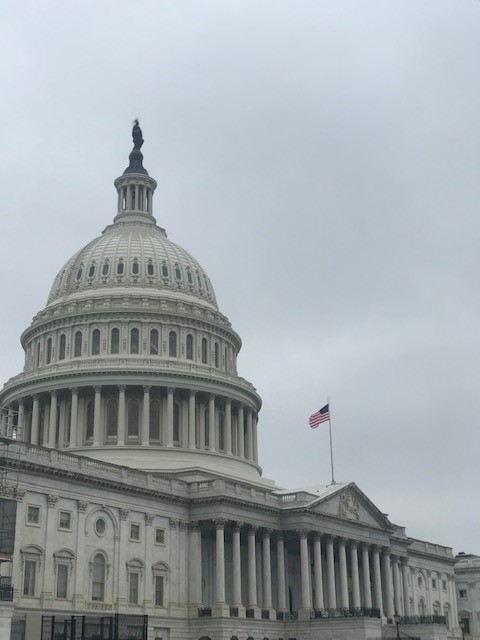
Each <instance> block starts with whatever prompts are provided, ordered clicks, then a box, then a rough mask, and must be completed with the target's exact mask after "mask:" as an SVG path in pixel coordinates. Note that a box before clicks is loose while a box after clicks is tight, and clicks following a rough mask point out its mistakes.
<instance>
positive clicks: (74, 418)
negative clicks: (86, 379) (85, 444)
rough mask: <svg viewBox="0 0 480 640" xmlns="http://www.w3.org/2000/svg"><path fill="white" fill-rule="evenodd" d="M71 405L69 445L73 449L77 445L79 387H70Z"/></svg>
mask: <svg viewBox="0 0 480 640" xmlns="http://www.w3.org/2000/svg"><path fill="white" fill-rule="evenodd" d="M70 393H71V394H72V396H71V400H72V403H71V406H70V443H69V447H70V448H71V449H73V448H74V447H76V446H77V423H78V389H77V387H72V388H71V389H70Z"/></svg>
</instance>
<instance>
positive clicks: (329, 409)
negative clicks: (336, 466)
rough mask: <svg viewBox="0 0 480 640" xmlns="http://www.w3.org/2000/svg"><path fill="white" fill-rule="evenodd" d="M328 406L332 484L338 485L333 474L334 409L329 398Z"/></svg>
mask: <svg viewBox="0 0 480 640" xmlns="http://www.w3.org/2000/svg"><path fill="white" fill-rule="evenodd" d="M327 404H328V430H329V433H330V464H331V467H332V482H331V484H337V483H336V482H335V476H334V473H333V446H332V420H331V418H332V409H331V406H330V397H327Z"/></svg>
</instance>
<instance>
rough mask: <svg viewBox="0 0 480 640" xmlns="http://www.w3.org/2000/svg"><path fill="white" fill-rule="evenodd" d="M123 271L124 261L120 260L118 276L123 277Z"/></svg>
mask: <svg viewBox="0 0 480 640" xmlns="http://www.w3.org/2000/svg"><path fill="white" fill-rule="evenodd" d="M123 269H124V265H123V260H122V259H121V258H120V260H119V261H118V263H117V276H123Z"/></svg>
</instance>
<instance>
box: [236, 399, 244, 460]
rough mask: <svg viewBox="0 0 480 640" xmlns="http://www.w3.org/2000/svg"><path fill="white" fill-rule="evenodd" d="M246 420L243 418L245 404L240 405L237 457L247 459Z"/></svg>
mask: <svg viewBox="0 0 480 640" xmlns="http://www.w3.org/2000/svg"><path fill="white" fill-rule="evenodd" d="M244 428H245V420H244V416H243V404H239V405H238V414H237V455H238V457H239V458H244V457H245V433H244Z"/></svg>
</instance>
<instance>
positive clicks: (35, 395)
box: [32, 393, 40, 400]
mask: <svg viewBox="0 0 480 640" xmlns="http://www.w3.org/2000/svg"><path fill="white" fill-rule="evenodd" d="M39 397H40V394H39V393H32V398H33V399H34V400H38V398H39Z"/></svg>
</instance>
